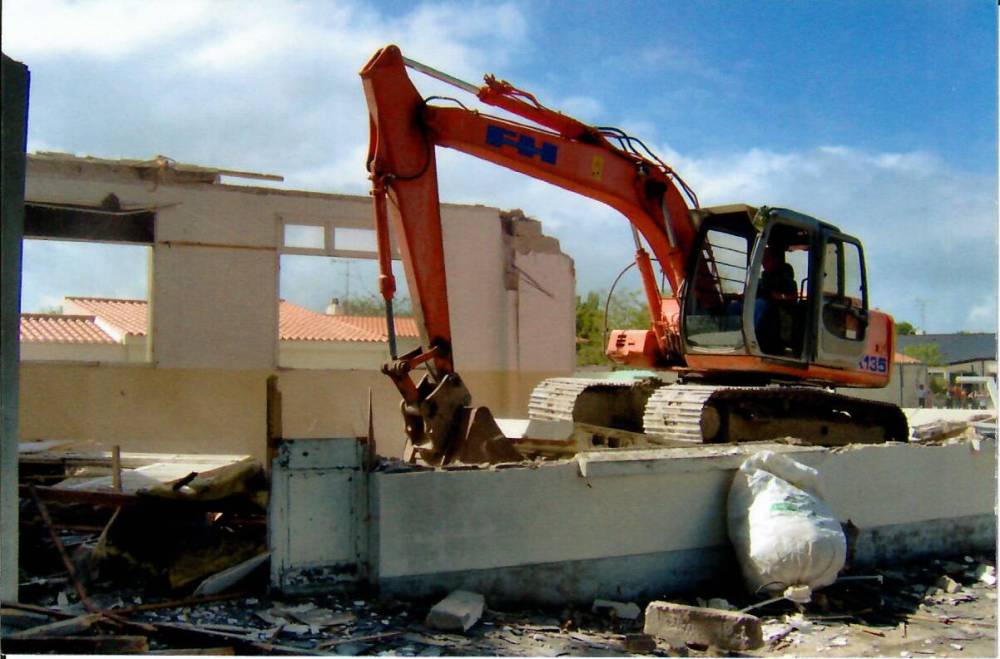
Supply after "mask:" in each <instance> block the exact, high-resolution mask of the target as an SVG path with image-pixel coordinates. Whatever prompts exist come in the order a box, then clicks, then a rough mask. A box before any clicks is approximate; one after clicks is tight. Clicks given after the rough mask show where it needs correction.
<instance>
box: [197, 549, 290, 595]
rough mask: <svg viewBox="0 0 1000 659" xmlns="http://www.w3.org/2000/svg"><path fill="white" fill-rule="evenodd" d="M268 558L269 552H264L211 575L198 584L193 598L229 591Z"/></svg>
mask: <svg viewBox="0 0 1000 659" xmlns="http://www.w3.org/2000/svg"><path fill="white" fill-rule="evenodd" d="M270 556H271V552H264V553H261V554H258V555H257V556H254V557H253V558H249V559H247V560H245V561H243V562H242V563H237V564H236V565H234V566H232V567H230V568H227V569H225V570H223V571H222V572H217V573H216V574H213V575H212V576H210V577H208V578H207V579H205V580H204V581H202V582H201V583H200V584H198V587H197V588H195V589H194V593H193V595H194V596H195V597H199V596H201V595H215V594H217V593H221V592H224V591H226V590H229V589H230V588H232V587H233V586H235V585H237V584H238V583H239V582H240V581H242V580H243V579H245V578H246V577H247V576H249V575H250V573H251V572H253V571H254V570H256V569H257V568H258V567H260V566H261V565H263V564H264V562H265V561H267V559H268V558H270Z"/></svg>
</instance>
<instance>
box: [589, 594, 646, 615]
mask: <svg viewBox="0 0 1000 659" xmlns="http://www.w3.org/2000/svg"><path fill="white" fill-rule="evenodd" d="M591 610H592V611H593V612H594V613H605V614H610V615H612V616H614V617H615V618H620V619H622V620H635V619H637V618H638V617H639V616H640V615H641V614H642V609H640V608H639V605H637V604H635V603H634V602H628V603H627V604H626V603H624V602H615V601H614V600H602V599H597V600H594V605H593V607H591Z"/></svg>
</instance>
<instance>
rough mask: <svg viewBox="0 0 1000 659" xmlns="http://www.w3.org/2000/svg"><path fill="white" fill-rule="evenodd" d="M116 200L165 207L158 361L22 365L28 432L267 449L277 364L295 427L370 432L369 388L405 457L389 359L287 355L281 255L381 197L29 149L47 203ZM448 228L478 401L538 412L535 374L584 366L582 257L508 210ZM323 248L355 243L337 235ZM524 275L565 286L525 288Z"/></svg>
mask: <svg viewBox="0 0 1000 659" xmlns="http://www.w3.org/2000/svg"><path fill="white" fill-rule="evenodd" d="M109 194H114V195H115V196H117V197H118V199H119V200H120V202H121V204H122V206H123V207H125V208H137V207H155V208H156V209H157V215H156V231H155V233H156V239H155V244H154V245H153V247H152V259H151V263H152V265H151V273H150V281H151V283H150V289H149V290H150V304H151V306H150V327H151V328H152V330H151V337H152V350H151V355H152V363H151V364H150V365H148V366H145V367H135V366H122V365H116V364H105V363H95V364H89V365H83V364H66V363H49V364H42V363H25V364H22V367H21V370H22V377H23V378H24V381H25V382H26V384H27V390H26V393H25V395H24V397H23V399H22V401H21V406H20V409H21V413H22V418H23V419H24V425H23V426H22V429H21V433H20V436H21V437H22V438H23V439H36V438H42V437H50V438H51V437H58V438H77V439H87V440H92V441H94V442H97V443H99V444H101V445H104V446H108V445H110V444H112V443H119V444H121V445H122V446H123V448H127V449H128V450H157V449H158V448H160V447H163V448H164V449H168V448H169V450H176V451H191V452H209V453H223V452H234V453H250V454H253V455H257V456H261V457H262V456H263V455H264V452H265V442H266V429H265V423H264V420H265V418H266V410H265V402H266V397H265V391H266V385H265V383H266V378H267V376H268V375H269V374H271V373H277V374H278V378H279V380H278V386H279V389H280V390H281V392H282V418H283V422H284V433H285V436H288V437H331V436H357V435H361V434H364V433H365V432H366V430H367V396H368V388H369V386H370V387H371V388H372V391H373V397H374V405H375V409H376V433H377V434H378V436H379V437H380V438H382V442H381V443H380V451H381V452H382V453H383V454H385V455H399V453H400V451H401V449H402V421H401V418H400V416H399V412H398V403H399V396H398V393H397V392H396V391H395V389H394V388H393V387H392V385H391V384H390V382H389V380H388V378H386V377H385V376H382V375H381V374H379V373H377V372H375V371H374V370H345V369H349V368H352V367H357V368H358V369H372V368H377V365H376V364H373V363H372V360H373V359H374V355H365V356H364V358H363V359H362V358H360V357H359V358H358V359H357V360H355V361H352V362H347V363H345V364H341V365H340V368H339V369H321V370H314V369H310V370H308V371H305V370H302V371H299V370H296V369H294V368H287V366H288V365H289V364H286V363H285V360H284V359H283V358H281V357H280V356H279V350H280V349H279V346H278V339H277V320H278V311H277V309H278V270H279V264H280V258H279V257H280V254H281V253H283V252H289V253H303V251H302V250H291V249H289V248H286V247H285V246H284V245H283V240H284V227H285V226H286V225H288V224H292V225H295V224H307V225H308V224H313V225H323V226H325V227H326V230H327V235H332V234H333V233H334V228H335V227H346V228H356V229H369V228H370V227H371V206H370V200H369V199H368V198H367V197H349V196H343V195H327V194H318V193H307V192H296V191H285V190H276V189H267V188H253V187H244V186H229V185H222V184H209V183H196V182H191V177H190V176H188V177H187V178H185V174H184V173H183V172H176V171H172V170H164V171H161V172H159V173H156V174H155V175H151V174H150V173H149V172H148V170H147V171H146V173H142V172H141V171H140V170H137V169H136V168H133V167H128V166H124V165H120V164H114V163H109V162H108V161H99V162H93V161H88V160H85V159H65V158H63V159H62V160H51V159H48V160H47V159H45V158H36V159H32V160H29V166H28V179H27V199H29V200H31V201H36V202H50V203H68V204H76V205H91V206H97V205H100V203H101V200H103V199H104V198H105V197H107V195H109ZM443 224H444V233H445V255H446V264H447V268H448V282H449V298H450V302H451V312H452V326H453V336H454V342H455V356H456V364H457V366H458V369H459V372H460V373H462V375H463V377H464V378H465V380H466V381H467V383H468V384H469V386H470V389H471V390H472V393H473V396H474V401H475V402H476V404H485V405H488V406H490V407H491V408H493V410H494V412H495V413H496V414H497V415H498V416H504V415H507V416H509V415H512V414H522V415H523V414H525V413H526V408H527V400H528V392H530V390H531V388H532V387H533V386H534V384H536V383H537V382H538V381H539V380H541V379H542V378H544V377H548V376H551V375H565V374H568V373H570V372H571V371H572V368H573V364H574V361H575V354H574V331H575V324H574V322H575V321H574V307H573V286H574V284H573V282H574V274H573V265H572V261H571V260H570V259H569V258H568V257H567V256H565V255H564V254H562V253H561V252H559V250H558V244H557V243H554V241H552V240H551V239H545V238H544V236H541V234H540V229H539V227H538V226H537V225H538V223H537V222H534V223H532V222H530V221H528V220H523V221H520V222H511V221H508V220H503V221H502V220H501V218H500V213H499V211H497V209H494V208H487V207H484V206H455V205H447V206H445V207H443ZM518 227H520V228H518ZM306 251H308V250H306ZM316 253H319V254H334V253H336V254H339V253H340V252H337V251H336V250H334V249H333V248H332V247H331V245H329V244H328V245H327V248H326V249H321V250H318V252H316ZM350 255H352V256H359V254H357V253H354V252H352V253H351V254H350ZM518 269H520V270H518ZM525 273H528V274H529V276H530V277H531V279H533V280H534V281H535V283H536V284H537V285H540V286H541V287H542V288H544V289H545V290H546V291H548V294H543V293H541V292H539V291H538V290H537V289H536V288H533V287H531V286H527V285H524V284H523V277H524V274H525ZM67 293H71V291H67ZM295 350H297V348H292V351H293V352H294V351H295ZM300 357H301V358H304V355H302V354H299V355H298V356H297V357H295V358H290V360H291V361H290V363H291V364H295V363H302V362H301V361H297V360H299V358H300ZM96 361H98V362H100V361H102V360H96ZM136 397H138V398H136ZM136 401H140V402H136ZM53 411H54V413H53Z"/></svg>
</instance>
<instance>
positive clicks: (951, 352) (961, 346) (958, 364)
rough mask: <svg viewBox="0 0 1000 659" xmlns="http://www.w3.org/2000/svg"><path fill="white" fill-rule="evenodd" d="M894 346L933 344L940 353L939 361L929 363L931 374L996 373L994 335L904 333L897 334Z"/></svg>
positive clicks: (995, 339)
mask: <svg viewBox="0 0 1000 659" xmlns="http://www.w3.org/2000/svg"><path fill="white" fill-rule="evenodd" d="M897 343H898V345H897V348H898V349H899V350H900V351H904V350H906V349H907V348H909V347H912V346H917V345H924V344H933V345H936V346H937V348H938V352H940V354H941V364H939V365H932V366H930V370H931V372H932V373H939V374H944V375H947V376H949V379H950V376H954V375H987V376H989V375H992V376H996V374H997V335H996V334H990V333H986V332H982V333H975V334H908V335H903V336H900V337H898V341H897Z"/></svg>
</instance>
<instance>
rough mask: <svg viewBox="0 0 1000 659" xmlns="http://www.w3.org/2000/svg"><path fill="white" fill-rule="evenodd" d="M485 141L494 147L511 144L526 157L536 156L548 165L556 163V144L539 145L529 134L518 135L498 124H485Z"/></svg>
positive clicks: (543, 143)
mask: <svg viewBox="0 0 1000 659" xmlns="http://www.w3.org/2000/svg"><path fill="white" fill-rule="evenodd" d="M486 143H487V144H489V145H490V146H495V147H502V146H512V147H514V148H516V149H517V152H518V153H519V154H520V155H522V156H525V157H527V158H534V157H535V156H538V157H539V158H541V159H542V162H547V163H549V164H550V165H554V164H556V154H557V153H558V148H557V147H556V145H554V144H549V143H548V142H542V145H541V146H537V145H535V139H534V138H533V137H531V136H530V135H520V134H518V133H516V132H515V131H512V130H508V129H506V128H501V127H500V126H493V125H487V126H486Z"/></svg>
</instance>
